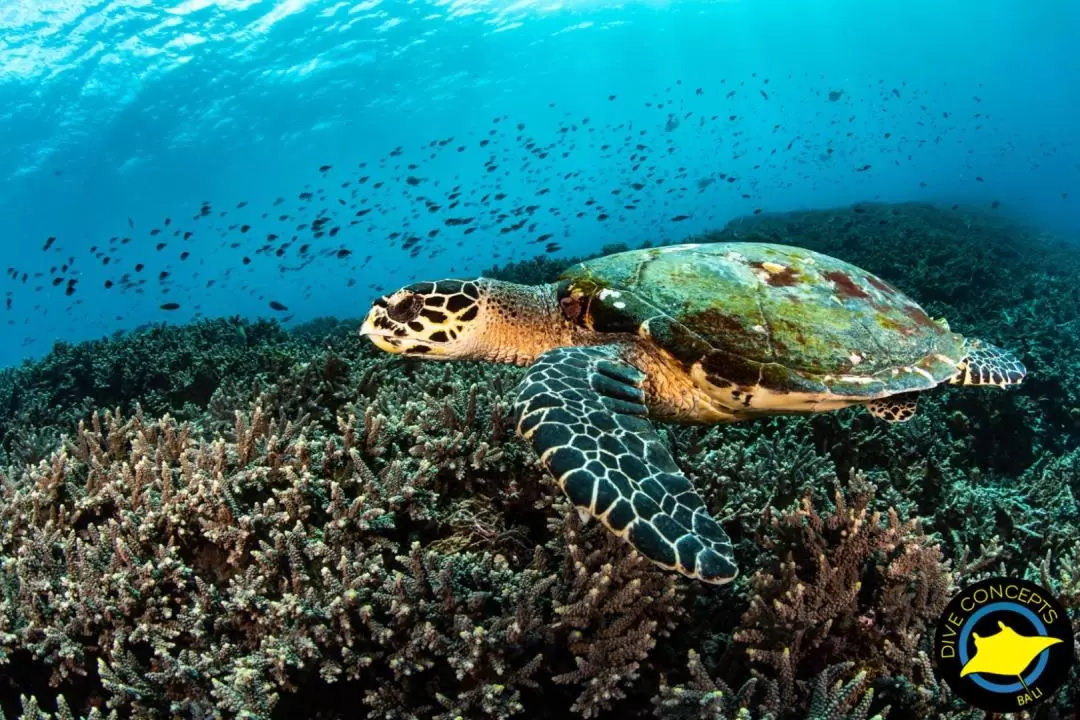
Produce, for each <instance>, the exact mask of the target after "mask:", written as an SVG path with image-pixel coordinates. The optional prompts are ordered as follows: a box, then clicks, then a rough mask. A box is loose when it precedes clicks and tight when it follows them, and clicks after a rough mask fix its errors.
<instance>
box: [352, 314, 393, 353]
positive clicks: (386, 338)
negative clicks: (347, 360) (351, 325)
mask: <svg viewBox="0 0 1080 720" xmlns="http://www.w3.org/2000/svg"><path fill="white" fill-rule="evenodd" d="M385 312H386V311H385V310H384V309H383V308H381V307H379V306H378V305H375V306H373V307H372V308H371V311H370V312H368V315H367V318H365V319H364V323H363V324H362V325H361V326H360V337H364V336H365V335H366V336H367V337H368V338H369V339H370V340H371V342H372V343H373V344H374V345H375V347H377V348H379V349H380V350H383V351H385V352H388V353H394V354H399V353H401V352H402V349H403V348H402V347H401V344H400V342H399V341H398V340H397V339H395V338H394V336H393V334H392V333H388V332H386V331H385V330H382V329H380V328H379V327H377V326H376V324H375V321H376V320H377V319H378V318H379V317H381V316H382V315H383V314H384V313H385Z"/></svg>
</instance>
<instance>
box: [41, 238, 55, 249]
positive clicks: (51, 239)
mask: <svg viewBox="0 0 1080 720" xmlns="http://www.w3.org/2000/svg"><path fill="white" fill-rule="evenodd" d="M54 242H56V238H55V237H50V238H49V239H48V240H46V241H45V247H43V248H41V251H42V252H45V251H46V250H48V249H49V248H51V247H52V244H53V243H54Z"/></svg>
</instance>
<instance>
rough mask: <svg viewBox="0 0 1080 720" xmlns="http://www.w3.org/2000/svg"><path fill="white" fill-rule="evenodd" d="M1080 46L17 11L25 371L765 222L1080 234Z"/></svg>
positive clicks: (2, 79) (10, 116)
mask: <svg viewBox="0 0 1080 720" xmlns="http://www.w3.org/2000/svg"><path fill="white" fill-rule="evenodd" d="M1078 33H1080V5H1078V4H1077V3H1075V2H1072V1H1071V0H1043V1H1042V2H1038V3H1013V2H1005V1H1004V0H989V2H986V1H983V0H980V1H978V2H976V1H974V0H970V1H969V0H954V1H953V2H949V3H943V2H940V1H938V0H934V1H929V0H903V1H900V0H892V1H887V2H867V1H866V0H860V1H858V2H849V1H844V0H832V1H825V0H820V1H817V2H812V3H811V2H795V1H793V0H744V1H733V2H678V3H662V2H602V1H599V2H570V1H565V2H529V1H527V0H522V1H520V2H494V1H474V2H468V1H438V2H398V1H380V0H367V1H364V2H333V1H332V0H324V1H315V0H280V1H271V0H263V1H259V0H176V1H168V2H161V1H156V0H111V1H104V2H90V1H88V0H63V1H61V0H7V2H4V3H0V138H2V140H0V178H2V183H0V218H2V219H3V235H2V238H0V256H2V259H3V267H4V269H5V271H6V275H5V277H4V279H3V293H4V296H5V298H4V299H5V304H4V305H3V306H0V307H3V321H4V322H3V325H2V328H3V329H2V332H3V342H2V343H0V365H8V364H12V363H15V362H17V361H19V360H20V359H21V358H26V357H32V356H38V355H41V354H43V353H44V352H46V351H47V350H48V349H49V348H50V347H51V345H52V343H53V342H54V341H56V340H64V341H76V340H81V339H86V338H94V337H100V336H102V335H105V334H109V333H112V332H114V331H117V330H122V329H130V328H134V327H137V326H139V325H142V324H144V323H148V322H157V321H169V322H187V321H189V320H191V319H192V318H193V317H197V316H221V315H232V314H237V313H238V314H241V315H245V316H252V317H255V316H274V317H278V318H279V319H286V318H287V319H288V321H289V322H290V323H299V322H302V321H305V320H308V319H311V318H314V317H317V316H320V315H327V314H330V315H337V316H346V317H347V316H360V315H362V314H363V313H364V312H365V311H366V309H367V307H368V305H369V303H370V301H371V299H372V298H373V297H374V296H375V295H377V294H378V293H379V290H381V289H389V288H394V287H397V286H399V285H401V284H403V283H406V282H409V281H411V280H414V279H419V278H429V277H439V276H469V275H476V274H478V273H479V272H481V271H482V270H483V269H484V268H486V267H489V266H491V265H492V264H495V263H505V262H509V261H513V260H519V259H524V258H528V257H532V256H534V255H536V254H538V253H544V252H549V253H550V254H552V255H553V256H555V257H560V256H564V255H574V254H581V253H584V252H592V251H595V250H597V249H599V248H600V247H601V246H602V245H604V244H607V243H612V242H625V243H628V244H630V245H634V244H636V243H639V242H641V241H643V240H653V241H670V240H677V239H681V238H683V237H686V236H688V235H690V234H692V233H695V232H702V231H705V230H710V229H714V228H717V227H720V226H722V225H723V224H724V223H725V222H726V221H727V220H729V219H731V218H734V217H738V216H741V215H746V214H750V213H753V212H755V211H761V212H775V211H783V210H790V209H797V208H816V207H828V206H835V205H842V204H845V203H851V202H856V201H866V200H886V201H905V200H929V201H936V202H943V203H964V204H968V205H974V206H985V207H988V208H990V207H992V208H994V209H995V210H996V211H998V212H1001V213H1002V214H1010V215H1014V216H1020V217H1024V218H1027V219H1030V220H1033V221H1035V222H1037V223H1039V224H1040V225H1041V226H1043V227H1045V228H1047V229H1048V230H1055V231H1076V230H1078V229H1080V219H1078V218H1080V212H1078V211H1080V147H1078V145H1077V139H1076V127H1077V120H1076V118H1077V111H1078V109H1080V83H1077V82H1076V78H1077V77H1080V58H1078V56H1077V54H1076V52H1075V43H1076V39H1077V37H1080V34H1078ZM308 193H310V195H308ZM50 238H51V239H50ZM551 243H554V244H551ZM271 303H274V305H273V306H272V305H271ZM165 308H172V309H165ZM275 308H276V309H275ZM282 308H285V309H282Z"/></svg>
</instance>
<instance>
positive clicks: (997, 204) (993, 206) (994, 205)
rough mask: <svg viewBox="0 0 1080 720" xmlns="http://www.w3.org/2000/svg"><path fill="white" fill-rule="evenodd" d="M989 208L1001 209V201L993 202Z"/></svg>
mask: <svg viewBox="0 0 1080 720" xmlns="http://www.w3.org/2000/svg"><path fill="white" fill-rule="evenodd" d="M990 207H992V208H994V209H995V210H997V209H998V208H999V207H1001V201H1000V200H995V201H994V202H992V203H990Z"/></svg>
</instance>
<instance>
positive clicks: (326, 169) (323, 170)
mask: <svg viewBox="0 0 1080 720" xmlns="http://www.w3.org/2000/svg"><path fill="white" fill-rule="evenodd" d="M333 167H334V166H333V165H323V166H322V167H320V168H319V172H321V173H325V172H330V169H331V168H333Z"/></svg>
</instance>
